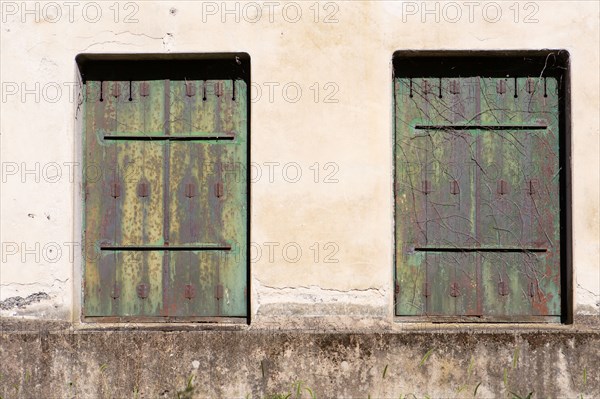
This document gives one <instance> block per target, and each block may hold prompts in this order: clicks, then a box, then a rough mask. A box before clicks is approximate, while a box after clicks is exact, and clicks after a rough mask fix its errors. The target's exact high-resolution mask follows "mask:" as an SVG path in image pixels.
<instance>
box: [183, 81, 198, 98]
mask: <svg viewBox="0 0 600 399" xmlns="http://www.w3.org/2000/svg"><path fill="white" fill-rule="evenodd" d="M195 94H196V87H195V86H194V82H185V95H186V96H188V97H193V96H194V95H195Z"/></svg>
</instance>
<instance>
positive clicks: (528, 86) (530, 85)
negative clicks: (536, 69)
mask: <svg viewBox="0 0 600 399" xmlns="http://www.w3.org/2000/svg"><path fill="white" fill-rule="evenodd" d="M525 90H526V91H527V93H529V94H533V92H534V91H535V82H534V81H533V79H531V78H528V79H527V82H526V83H525Z"/></svg>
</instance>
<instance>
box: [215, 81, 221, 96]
mask: <svg viewBox="0 0 600 399" xmlns="http://www.w3.org/2000/svg"><path fill="white" fill-rule="evenodd" d="M215 95H216V96H217V97H221V96H222V95H223V82H216V83H215Z"/></svg>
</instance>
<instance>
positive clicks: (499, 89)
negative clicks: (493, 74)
mask: <svg viewBox="0 0 600 399" xmlns="http://www.w3.org/2000/svg"><path fill="white" fill-rule="evenodd" d="M496 93H498V94H504V93H506V81H505V80H499V81H498V83H497V84H496Z"/></svg>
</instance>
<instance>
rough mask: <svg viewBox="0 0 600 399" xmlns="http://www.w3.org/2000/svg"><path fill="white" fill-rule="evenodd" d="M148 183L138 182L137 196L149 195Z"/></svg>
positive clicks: (144, 196)
mask: <svg viewBox="0 0 600 399" xmlns="http://www.w3.org/2000/svg"><path fill="white" fill-rule="evenodd" d="M149 191H150V190H149V189H148V183H140V184H138V189H137V192H138V196H140V197H142V198H146V197H147V196H148V195H149Z"/></svg>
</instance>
